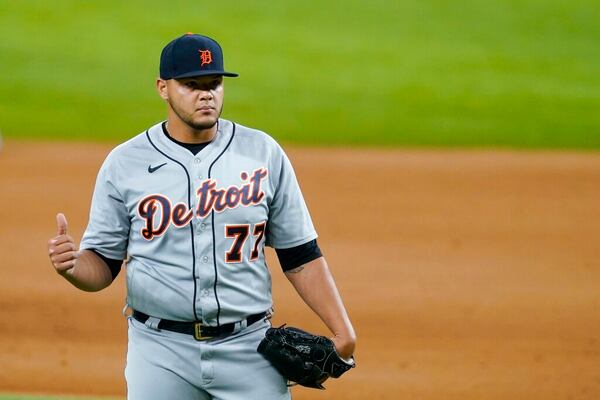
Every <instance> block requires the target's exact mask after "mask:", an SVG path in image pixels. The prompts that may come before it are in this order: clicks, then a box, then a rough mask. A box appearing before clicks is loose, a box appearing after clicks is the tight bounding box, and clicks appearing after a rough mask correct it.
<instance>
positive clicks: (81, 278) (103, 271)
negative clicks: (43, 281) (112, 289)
mask: <svg viewBox="0 0 600 400" xmlns="http://www.w3.org/2000/svg"><path fill="white" fill-rule="evenodd" d="M56 222H57V225H58V232H57V236H56V237H54V238H52V239H50V240H49V241H48V255H49V256H50V261H51V262H52V266H53V267H54V269H55V270H56V272H57V273H58V274H60V275H62V276H63V277H64V278H65V279H66V280H67V281H69V282H70V283H71V284H72V285H73V286H75V287H77V288H78V289H81V290H84V291H86V292H97V291H99V290H102V289H104V288H106V287H108V286H109V285H110V284H111V283H112V281H113V279H114V276H113V272H112V271H111V269H110V268H109V266H108V264H107V263H106V261H105V260H103V258H102V257H101V256H99V255H98V254H96V253H95V252H94V251H92V250H81V251H79V250H78V249H77V246H76V245H75V242H74V241H73V238H72V237H71V236H70V235H68V234H67V220H66V218H65V216H64V215H63V214H58V215H57V216H56Z"/></svg>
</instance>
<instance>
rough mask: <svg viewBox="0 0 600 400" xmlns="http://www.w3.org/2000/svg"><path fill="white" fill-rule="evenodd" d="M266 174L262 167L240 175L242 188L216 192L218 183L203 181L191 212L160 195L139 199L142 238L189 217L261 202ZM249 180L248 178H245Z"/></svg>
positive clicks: (197, 191)
mask: <svg viewBox="0 0 600 400" xmlns="http://www.w3.org/2000/svg"><path fill="white" fill-rule="evenodd" d="M267 175H268V173H267V170H266V169H265V168H259V169H257V170H255V171H254V172H253V173H252V175H250V176H249V175H248V173H246V172H242V173H241V174H240V178H242V181H246V180H247V181H248V182H247V183H245V184H243V185H241V186H235V185H232V186H229V187H228V188H221V189H217V188H216V187H217V182H216V181H214V180H212V179H206V180H204V181H203V182H202V184H201V185H200V187H199V188H198V189H197V190H196V197H197V200H198V202H197V204H198V205H197V207H196V209H195V210H193V209H190V208H189V207H188V205H187V204H185V203H182V202H180V203H177V204H175V205H173V204H172V203H171V200H169V198H168V197H167V196H165V195H162V194H151V195H148V196H145V197H144V198H142V199H141V200H140V201H139V203H138V207H137V211H138V215H139V216H140V218H142V219H143V220H145V224H144V228H142V230H141V234H142V237H143V238H144V239H146V240H152V239H153V238H154V237H155V236H161V235H163V234H164V233H165V232H166V231H167V229H168V228H169V226H170V225H171V223H172V224H173V225H175V226H177V227H183V226H186V225H187V224H189V223H190V221H191V220H192V218H194V216H196V217H197V218H204V217H206V216H207V215H209V214H210V213H211V212H212V211H215V212H222V211H224V210H227V209H233V208H236V207H238V206H240V205H242V206H244V207H247V206H249V205H253V204H258V203H260V202H261V201H262V199H263V198H264V196H265V193H264V192H263V191H262V189H261V185H262V181H263V180H264V179H265V178H266V177H267ZM248 178H249V179H248Z"/></svg>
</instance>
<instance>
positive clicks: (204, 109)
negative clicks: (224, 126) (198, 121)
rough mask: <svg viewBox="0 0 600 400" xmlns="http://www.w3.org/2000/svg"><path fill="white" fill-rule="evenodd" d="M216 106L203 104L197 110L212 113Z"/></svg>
mask: <svg viewBox="0 0 600 400" xmlns="http://www.w3.org/2000/svg"><path fill="white" fill-rule="evenodd" d="M214 109H215V108H214V107H211V106H202V107H200V108H197V109H196V111H198V112H201V113H210V112H213V111H214Z"/></svg>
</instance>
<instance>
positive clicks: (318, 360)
mask: <svg viewBox="0 0 600 400" xmlns="http://www.w3.org/2000/svg"><path fill="white" fill-rule="evenodd" d="M258 352H259V353H260V354H262V355H263V357H264V358H266V359H267V360H269V361H270V362H271V364H273V366H274V367H275V368H276V369H277V370H278V371H279V373H280V374H281V375H283V377H284V378H286V379H287V380H288V381H290V382H292V383H291V384H292V385H293V384H295V383H297V384H299V385H302V386H306V387H310V388H317V389H325V387H323V385H322V383H323V382H325V380H326V379H327V378H329V377H333V378H339V377H340V376H341V375H342V374H343V373H344V372H346V371H348V370H349V369H350V368H354V366H355V363H354V359H352V360H350V362H348V361H345V360H344V359H342V358H341V357H340V356H339V355H338V353H337V351H336V350H335V346H334V345H333V342H332V341H331V340H330V339H328V338H326V337H325V336H318V335H312V334H310V333H308V332H305V331H303V330H301V329H298V328H293V327H287V328H286V327H285V325H283V326H280V327H279V328H269V329H268V330H267V333H266V335H265V338H264V339H263V340H262V341H261V342H260V344H259V345H258Z"/></svg>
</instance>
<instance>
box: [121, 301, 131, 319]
mask: <svg viewBox="0 0 600 400" xmlns="http://www.w3.org/2000/svg"><path fill="white" fill-rule="evenodd" d="M128 309H129V304H127V302H125V307H123V311H121V314H123V316H124V317H125V318H130V317H131V314H127V310H128Z"/></svg>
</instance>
